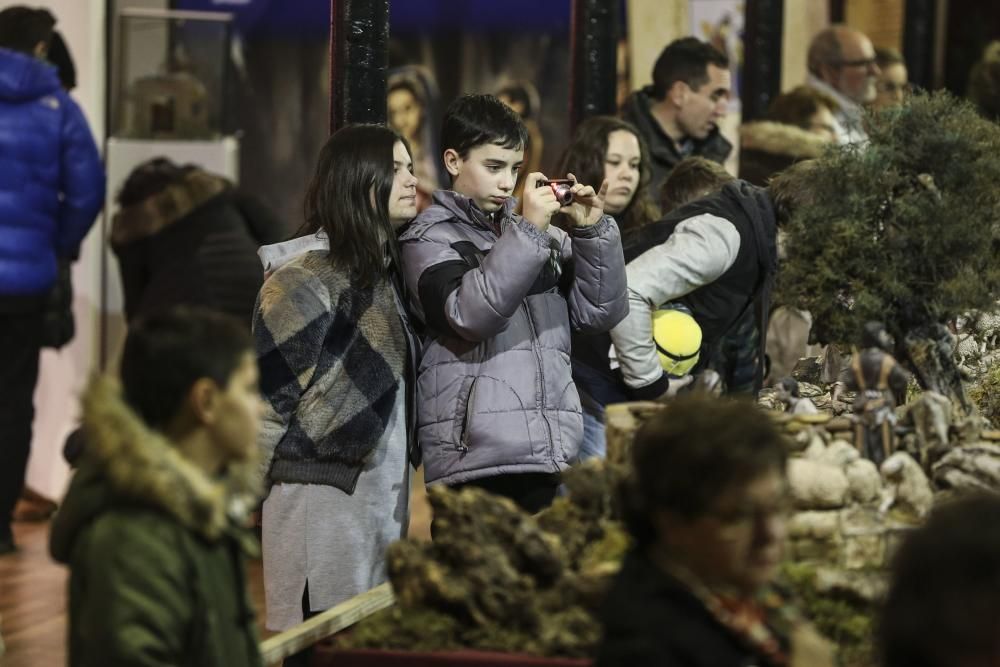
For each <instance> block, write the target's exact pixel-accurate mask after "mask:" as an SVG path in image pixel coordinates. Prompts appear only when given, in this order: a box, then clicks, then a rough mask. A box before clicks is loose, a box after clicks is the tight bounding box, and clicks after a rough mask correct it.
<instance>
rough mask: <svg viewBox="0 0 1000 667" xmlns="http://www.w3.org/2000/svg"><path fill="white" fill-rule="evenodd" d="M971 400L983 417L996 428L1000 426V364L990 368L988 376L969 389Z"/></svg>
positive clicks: (987, 372)
mask: <svg viewBox="0 0 1000 667" xmlns="http://www.w3.org/2000/svg"><path fill="white" fill-rule="evenodd" d="M969 398H970V399H971V400H972V402H973V403H975V405H976V407H977V408H979V413H980V414H981V415H983V416H984V417H986V418H987V419H989V420H990V423H991V424H993V425H994V426H1000V363H997V364H994V365H992V366H990V369H989V370H988V371H986V374H985V375H984V376H983V377H982V378H981V379H980V380H979V381H978V382H977V383H976V384H974V385H972V386H971V387H969Z"/></svg>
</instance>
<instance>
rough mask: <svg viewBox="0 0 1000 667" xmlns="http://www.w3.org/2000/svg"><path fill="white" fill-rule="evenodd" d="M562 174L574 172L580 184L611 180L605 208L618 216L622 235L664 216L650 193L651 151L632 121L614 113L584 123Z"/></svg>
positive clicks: (571, 145)
mask: <svg viewBox="0 0 1000 667" xmlns="http://www.w3.org/2000/svg"><path fill="white" fill-rule="evenodd" d="M559 173H560V174H573V175H575V176H576V180H577V182H579V183H600V182H601V181H603V180H604V179H607V181H608V196H607V197H606V198H605V201H604V206H605V208H604V211H605V212H606V213H607V214H608V215H611V216H613V217H614V219H615V222H617V223H618V227H619V229H621V231H622V236H624V235H626V234H627V233H628V232H629V231H631V230H634V229H638V228H639V227H642V226H643V225H645V224H647V223H650V222H653V221H655V220H658V219H659V218H660V210H659V208H658V207H657V206H656V204H655V203H654V201H653V196H652V194H651V193H650V192H649V188H650V182H651V179H652V169H651V167H650V163H649V150H648V149H647V148H646V145H645V141H644V140H643V139H642V136H641V135H640V134H639V131H638V130H637V129H635V126H633V125H632V124H631V123H628V122H626V121H624V120H621V119H619V118H615V117H613V116H594V117H593V118H588V119H587V120H585V121H583V122H582V123H580V125H579V127H577V129H576V134H574V135H573V142H572V143H571V144H570V145H569V148H567V149H566V153H565V154H564V155H563V159H562V163H561V166H560V169H559Z"/></svg>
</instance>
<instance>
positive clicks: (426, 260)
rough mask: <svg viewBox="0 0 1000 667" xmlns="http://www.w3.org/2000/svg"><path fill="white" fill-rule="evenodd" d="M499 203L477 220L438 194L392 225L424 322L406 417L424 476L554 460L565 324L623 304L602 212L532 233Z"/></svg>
mask: <svg viewBox="0 0 1000 667" xmlns="http://www.w3.org/2000/svg"><path fill="white" fill-rule="evenodd" d="M513 206H514V201H513V199H511V200H508V202H507V204H506V206H505V208H504V210H503V211H501V212H498V214H496V215H495V216H493V217H492V218H491V217H488V216H486V215H485V214H484V213H483V212H482V211H480V210H479V209H478V207H476V206H475V204H474V203H473V202H472V201H471V200H469V199H468V198H466V197H463V196H462V195H459V194H457V193H455V192H450V191H438V192H437V193H435V194H434V205H433V206H431V207H430V208H428V209H427V210H426V211H424V212H423V213H421V214H420V215H419V216H418V217H417V219H416V220H414V221H413V223H411V224H410V226H409V227H407V228H406V229H404V230H403V232H402V234H401V235H400V241H401V244H402V245H401V247H402V261H403V275H404V278H405V280H406V285H407V289H408V291H409V294H410V297H411V300H412V302H413V304H414V307H415V311H416V314H417V316H418V317H419V318H420V319H421V320H422V321H423V322H424V323H425V325H426V327H427V331H425V334H424V346H423V347H424V353H423V360H422V361H421V364H420V370H419V376H418V381H417V404H418V410H417V413H418V415H417V424H418V440H419V442H420V445H421V447H422V449H423V453H424V466H425V476H426V480H427V482H428V483H435V482H438V483H445V484H458V483H461V482H468V481H470V480H474V479H478V478H483V477H493V476H496V475H501V474H506V473H530V472H558V471H560V470H563V469H565V468H566V467H567V466H568V465H569V463H571V462H573V461H574V460H575V459H576V456H577V451H578V449H579V447H580V441H581V439H582V435H583V426H582V416H581V409H580V398H579V395H578V394H577V391H576V387H575V386H574V384H573V380H572V377H571V370H570V357H569V353H570V327H571V326H572V327H573V329H575V330H577V331H581V332H592V333H597V332H603V331H607V330H609V329H610V328H611V327H613V326H614V325H615V324H617V323H618V322H619V321H621V320H622V318H624V317H625V315H626V313H627V312H628V301H627V296H626V292H625V260H624V256H623V253H622V247H621V237H620V234H619V232H618V226H617V224H616V223H615V221H614V220H613V219H612V218H611V217H609V216H605V217H604V218H603V219H602V220H601V221H600V222H598V223H597V224H596V225H594V226H592V227H586V228H579V229H576V230H574V231H573V232H572V233H571V234H566V233H565V232H563V231H562V230H560V229H557V228H555V227H550V228H549V232H548V233H545V232H540V231H538V229H536V228H535V227H534V226H532V225H531V224H530V223H529V222H527V221H526V220H524V219H522V218H521V217H520V216H518V215H516V214H514V213H513V212H512V209H513Z"/></svg>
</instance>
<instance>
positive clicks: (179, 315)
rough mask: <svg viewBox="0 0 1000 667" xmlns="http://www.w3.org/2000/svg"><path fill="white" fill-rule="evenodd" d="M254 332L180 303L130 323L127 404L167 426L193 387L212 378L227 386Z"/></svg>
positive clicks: (124, 374)
mask: <svg viewBox="0 0 1000 667" xmlns="http://www.w3.org/2000/svg"><path fill="white" fill-rule="evenodd" d="M252 351H253V341H252V339H251V338H250V332H249V331H247V330H246V327H245V326H244V325H243V324H242V323H240V322H239V320H237V319H235V318H233V317H231V316H229V315H223V314H222V313H217V312H214V311H210V310H207V309H205V308H196V307H191V306H177V307H175V308H171V309H168V310H167V311H165V312H163V313H158V314H156V315H150V316H148V317H145V318H140V319H138V320H136V321H135V322H133V323H132V324H130V325H129V332H128V336H127V337H126V338H125V349H124V351H123V352H122V361H121V380H122V392H123V394H124V397H125V402H126V403H128V405H129V406H131V408H132V409H133V410H135V411H136V413H138V414H139V416H140V417H142V419H143V421H145V422H146V424H148V425H149V426H150V427H152V428H154V429H158V430H163V429H164V428H166V427H167V426H168V425H169V424H170V422H171V420H173V419H174V418H175V417H176V416H177V414H178V412H179V411H180V409H181V406H182V405H183V403H184V400H185V398H186V397H187V395H188V392H189V391H190V390H191V387H192V385H194V383H195V382H196V381H198V380H200V379H201V378H209V379H211V380H212V381H214V382H215V383H216V384H218V385H219V386H220V387H226V386H227V385H228V384H229V380H230V379H231V378H232V376H233V373H234V372H235V371H236V369H237V368H238V367H239V365H240V362H241V361H242V360H243V357H244V355H245V354H247V353H249V352H252Z"/></svg>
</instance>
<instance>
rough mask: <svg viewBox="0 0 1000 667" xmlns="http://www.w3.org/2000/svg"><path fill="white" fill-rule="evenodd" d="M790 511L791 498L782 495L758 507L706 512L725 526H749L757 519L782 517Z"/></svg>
mask: <svg viewBox="0 0 1000 667" xmlns="http://www.w3.org/2000/svg"><path fill="white" fill-rule="evenodd" d="M791 511H792V499H791V498H790V497H788V496H782V497H781V498H778V499H776V500H775V501H773V502H771V503H769V504H767V505H762V506H759V507H753V506H746V507H740V508H733V509H727V510H712V511H709V512H706V513H705V515H706V516H710V517H712V518H714V519H716V520H717V521H719V522H720V523H721V524H723V525H724V526H727V527H736V526H741V527H742V526H749V525H752V524H753V523H754V522H755V521H758V520H765V521H767V520H772V519H784V518H786V517H787V516H788V515H789V514H791Z"/></svg>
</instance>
